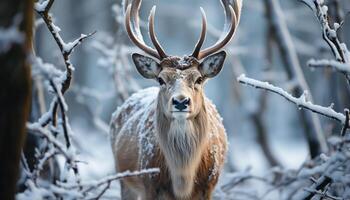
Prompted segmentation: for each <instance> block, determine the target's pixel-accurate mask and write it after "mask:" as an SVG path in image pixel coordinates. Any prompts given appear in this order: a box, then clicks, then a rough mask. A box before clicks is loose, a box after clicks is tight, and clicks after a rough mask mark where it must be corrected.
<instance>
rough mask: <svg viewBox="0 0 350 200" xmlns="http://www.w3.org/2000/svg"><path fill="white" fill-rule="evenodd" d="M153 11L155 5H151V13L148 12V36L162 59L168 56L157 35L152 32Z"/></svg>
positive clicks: (154, 10)
mask: <svg viewBox="0 0 350 200" xmlns="http://www.w3.org/2000/svg"><path fill="white" fill-rule="evenodd" d="M155 12H156V6H153V7H152V10H151V13H150V16H149V23H148V29H149V36H150V38H151V40H152V43H153V45H154V47H155V48H156V49H157V52H158V54H159V56H160V57H161V58H162V59H163V58H166V57H168V56H167V55H166V53H165V51H164V50H163V48H162V46H161V45H160V43H159V41H158V39H157V36H156V34H155V32H154V15H155Z"/></svg>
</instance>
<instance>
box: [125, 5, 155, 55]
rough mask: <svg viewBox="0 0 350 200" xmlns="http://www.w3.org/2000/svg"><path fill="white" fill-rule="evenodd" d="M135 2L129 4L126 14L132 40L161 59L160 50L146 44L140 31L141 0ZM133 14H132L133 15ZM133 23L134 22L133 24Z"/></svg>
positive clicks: (127, 26) (146, 51) (126, 22)
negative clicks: (139, 11) (139, 13)
mask: <svg viewBox="0 0 350 200" xmlns="http://www.w3.org/2000/svg"><path fill="white" fill-rule="evenodd" d="M134 2H135V3H132V4H130V5H128V7H127V9H126V16H125V28H126V31H127V33H128V36H129V38H130V39H131V41H132V42H133V43H134V44H135V45H136V46H138V47H139V48H140V49H142V50H143V51H144V52H145V53H147V54H149V55H151V56H153V57H155V58H158V59H161V56H160V55H159V54H158V52H157V51H156V50H155V49H153V48H151V47H149V46H148V45H146V44H145V42H144V40H143V37H142V35H141V31H140V25H139V21H138V10H139V8H140V4H141V0H134ZM131 15H132V16H131ZM131 23H132V24H131Z"/></svg>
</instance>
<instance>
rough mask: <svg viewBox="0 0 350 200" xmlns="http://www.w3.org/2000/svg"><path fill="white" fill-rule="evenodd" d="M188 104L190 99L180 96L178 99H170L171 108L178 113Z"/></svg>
mask: <svg viewBox="0 0 350 200" xmlns="http://www.w3.org/2000/svg"><path fill="white" fill-rule="evenodd" d="M190 102H191V100H190V98H188V97H185V96H182V95H181V96H178V97H173V99H172V103H173V106H174V107H175V108H176V109H178V110H179V111H183V110H185V109H186V108H187V106H189V105H190Z"/></svg>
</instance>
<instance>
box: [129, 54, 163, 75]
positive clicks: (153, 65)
mask: <svg viewBox="0 0 350 200" xmlns="http://www.w3.org/2000/svg"><path fill="white" fill-rule="evenodd" d="M132 60H133V61H134V63H135V66H136V69H137V71H138V72H139V73H140V74H141V75H142V76H143V77H145V78H148V79H153V78H156V77H157V76H158V74H159V72H160V70H161V68H160V65H159V63H158V62H157V61H155V60H154V59H153V58H150V57H147V56H144V55H141V54H138V53H134V54H132Z"/></svg>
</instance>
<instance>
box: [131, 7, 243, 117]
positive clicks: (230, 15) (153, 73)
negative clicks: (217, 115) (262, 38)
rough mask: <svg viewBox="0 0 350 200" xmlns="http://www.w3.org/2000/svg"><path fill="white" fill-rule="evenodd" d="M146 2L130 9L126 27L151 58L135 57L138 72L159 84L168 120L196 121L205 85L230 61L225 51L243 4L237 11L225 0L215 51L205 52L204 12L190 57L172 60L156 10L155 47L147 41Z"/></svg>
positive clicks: (151, 19) (151, 24)
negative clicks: (143, 15) (141, 16)
mask: <svg viewBox="0 0 350 200" xmlns="http://www.w3.org/2000/svg"><path fill="white" fill-rule="evenodd" d="M141 1H142V0H133V1H132V3H131V4H129V5H128V6H127V8H126V17H125V26H126V30H127V33H128V35H129V37H130V39H131V40H132V41H133V42H134V43H135V45H136V46H138V47H139V48H140V49H141V50H143V51H144V52H145V53H147V54H149V55H150V56H151V57H148V56H144V55H141V54H137V53H134V54H133V55H132V58H133V61H134V63H135V65H136V68H137V70H138V72H139V73H140V74H141V75H142V76H143V77H145V78H148V79H155V80H157V81H158V82H159V85H160V91H159V95H158V107H159V106H160V107H161V108H159V109H162V111H163V114H164V115H165V116H166V117H167V118H171V119H174V118H177V119H188V118H193V117H195V116H196V115H198V113H199V112H200V110H201V108H202V107H203V105H202V104H203V84H204V83H205V82H206V80H208V79H209V78H213V77H215V76H216V75H217V74H218V73H219V72H220V71H221V69H222V67H223V63H224V60H225V57H226V52H225V51H219V50H220V49H222V48H223V47H224V46H225V45H226V44H227V43H228V42H229V41H230V40H231V39H232V37H233V36H234V33H235V30H236V27H237V25H238V22H239V18H240V12H241V0H236V2H235V4H234V8H233V7H232V6H231V5H230V3H229V2H228V1H225V0H221V3H222V5H223V7H224V9H225V16H226V20H225V21H226V22H225V26H224V27H225V28H224V32H223V34H222V37H221V38H220V39H219V41H218V42H217V43H216V44H214V45H213V46H211V47H208V48H206V49H204V50H201V47H202V45H203V43H204V40H205V35H206V26H207V25H206V24H207V22H206V15H205V12H204V10H203V9H202V8H200V9H201V14H202V31H201V34H200V38H199V40H198V42H197V44H196V46H195V48H194V50H193V52H192V54H191V55H190V56H183V57H178V56H169V55H167V54H166V53H165V51H164V49H163V48H162V46H161V45H160V43H159V41H158V39H157V37H156V35H155V32H154V15H155V10H156V7H155V6H154V7H153V8H152V10H151V12H150V17H149V23H148V26H149V34H150V38H151V41H152V43H153V45H154V47H155V49H154V48H152V47H150V46H148V45H146V43H145V42H144V40H143V37H142V35H141V31H140V25H139V17H138V12H139V9H140V5H141Z"/></svg>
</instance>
